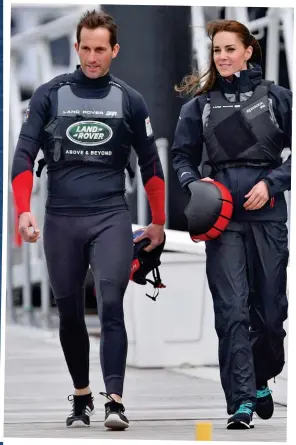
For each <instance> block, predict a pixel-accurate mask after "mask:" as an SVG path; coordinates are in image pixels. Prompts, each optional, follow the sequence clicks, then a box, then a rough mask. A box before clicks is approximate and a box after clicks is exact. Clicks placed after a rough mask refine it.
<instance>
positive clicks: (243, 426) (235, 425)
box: [227, 421, 254, 430]
mask: <svg viewBox="0 0 296 445" xmlns="http://www.w3.org/2000/svg"><path fill="white" fill-rule="evenodd" d="M252 428H254V423H253V421H251V422H250V424H249V425H248V424H247V423H245V422H242V421H240V422H231V423H228V424H227V429H228V430H249V429H252Z"/></svg>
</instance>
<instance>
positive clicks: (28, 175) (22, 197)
mask: <svg viewBox="0 0 296 445" xmlns="http://www.w3.org/2000/svg"><path fill="white" fill-rule="evenodd" d="M32 189H33V173H32V172H31V171H30V170H26V171H24V172H22V173H20V174H19V175H17V176H16V177H15V178H14V179H13V181H12V191H13V197H14V206H15V243H16V245H17V246H20V245H21V237H20V235H19V232H18V219H19V216H20V214H21V213H23V212H30V200H31V194H32Z"/></svg>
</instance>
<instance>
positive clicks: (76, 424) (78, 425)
mask: <svg viewBox="0 0 296 445" xmlns="http://www.w3.org/2000/svg"><path fill="white" fill-rule="evenodd" d="M93 414H95V410H93V411H92V412H91V413H89V415H88V417H91V416H92V415H93ZM66 426H67V428H89V427H90V423H89V424H87V423H85V422H84V421H83V420H81V419H77V420H74V421H73V422H72V423H71V425H66Z"/></svg>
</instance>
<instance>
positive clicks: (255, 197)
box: [244, 181, 269, 210]
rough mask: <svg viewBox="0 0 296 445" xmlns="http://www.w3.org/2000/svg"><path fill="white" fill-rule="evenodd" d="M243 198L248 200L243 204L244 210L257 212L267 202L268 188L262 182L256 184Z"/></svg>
mask: <svg viewBox="0 0 296 445" xmlns="http://www.w3.org/2000/svg"><path fill="white" fill-rule="evenodd" d="M245 198H248V200H247V201H246V202H245V203H244V208H245V209H246V210H258V209H261V207H263V206H264V204H265V203H266V202H267V201H268V200H269V192H268V187H267V185H266V184H265V182H264V181H260V182H258V183H257V184H256V185H254V187H253V188H252V189H251V190H250V191H249V193H248V194H247V195H245Z"/></svg>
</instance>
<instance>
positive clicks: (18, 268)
mask: <svg viewBox="0 0 296 445" xmlns="http://www.w3.org/2000/svg"><path fill="white" fill-rule="evenodd" d="M91 7H92V8H93V5H91ZM97 7H98V6H97ZM87 8H88V5H85V6H83V7H79V8H77V9H76V10H75V11H74V12H73V13H71V14H69V15H67V16H64V17H62V18H61V19H57V20H54V21H52V22H50V23H47V24H46V25H42V26H38V27H36V28H34V29H30V30H27V31H26V32H24V33H21V34H19V35H15V36H13V37H12V38H11V70H10V147H9V171H10V169H11V161H12V156H13V153H14V150H15V147H16V144H17V139H18V134H19V130H20V127H21V123H22V116H23V114H24V112H25V110H26V108H27V105H28V101H22V100H21V96H20V91H21V85H20V80H19V78H18V72H17V57H18V54H19V53H20V52H21V53H23V52H24V50H25V48H28V47H30V46H32V45H33V47H34V49H35V56H36V61H37V65H36V66H37V70H38V73H37V78H36V87H38V86H39V85H40V84H42V83H44V82H47V81H48V80H50V79H51V78H52V77H53V67H52V63H51V58H50V48H49V43H50V41H51V40H53V39H56V38H59V37H62V36H69V38H70V40H71V41H72V40H73V36H74V33H73V29H75V27H76V23H77V21H78V19H79V18H80V16H81V13H82V12H84V11H85V10H86V9H87ZM191 10H192V39H193V47H194V49H195V55H196V57H197V59H198V65H199V66H200V67H203V66H205V65H206V63H207V58H208V45H209V42H208V38H207V36H206V33H205V25H206V23H205V16H204V9H203V7H192V8H191ZM230 15H231V17H233V18H237V19H238V20H240V21H243V22H245V24H246V25H247V26H248V27H249V28H250V30H251V31H254V30H255V31H256V30H257V31H258V35H257V37H258V38H259V37H260V36H262V35H263V34H262V33H263V31H264V30H265V29H268V31H269V32H268V39H267V50H266V62H267V65H266V78H268V79H271V80H274V81H275V82H277V80H278V76H279V64H278V59H279V51H280V42H279V30H281V31H282V33H283V37H284V47H285V52H286V57H287V64H288V73H289V79H290V81H291V85H292V54H293V51H292V50H291V42H292V41H293V38H292V36H293V10H292V8H289V9H281V8H269V9H268V11H267V15H266V17H263V18H260V19H258V20H254V21H248V14H247V8H243V7H239V8H236V7H234V8H231V9H230V8H226V16H230ZM77 62H78V60H77V55H76V53H75V51H74V50H73V51H72V53H71V61H70V64H71V68H69V70H72V67H73V66H75V65H76V63H77ZM156 144H157V147H158V151H159V155H160V158H161V162H162V165H163V169H164V174H165V178H166V196H167V200H166V212H167V215H168V216H169V209H168V202H169V198H168V196H169V192H170V190H169V182H168V141H167V140H166V139H163V138H161V139H158V140H157V141H156ZM126 189H127V193H133V192H134V191H135V190H137V209H138V220H137V223H138V224H140V225H141V226H142V225H145V224H146V223H147V198H146V193H145V191H144V188H143V185H142V181H141V177H140V171H139V168H138V167H137V171H136V178H135V181H134V182H133V183H130V182H129V181H128V180H127V183H126ZM8 194H9V196H8V203H9V207H8V208H9V212H8V244H7V245H8V248H7V265H8V267H7V270H8V276H7V311H8V312H9V313H10V314H11V315H12V314H13V296H12V291H13V288H14V287H15V286H16V285H17V286H20V287H21V288H22V291H23V310H24V312H27V313H30V311H31V302H32V295H31V287H32V283H35V282H40V283H41V311H42V316H44V317H45V318H47V317H48V315H49V311H50V288H49V282H48V276H47V270H46V267H45V260H44V253H43V249H42V248H41V247H40V244H38V243H37V244H34V245H30V244H27V243H24V244H23V246H22V248H21V249H15V248H14V247H13V241H12V229H11V228H12V227H13V210H12V209H13V206H12V193H11V188H10V187H9V191H8ZM286 197H287V201H288V203H289V201H290V197H289V194H286ZM45 200H46V175H45V174H43V175H42V176H41V178H40V180H38V181H34V187H33V193H32V211H33V213H34V214H35V215H36V218H37V220H38V224H39V225H40V227H42V225H43V221H44V204H45ZM167 219H168V218H167ZM175 235H176V236H177V232H176V234H175ZM178 246H179V247H178V249H179V250H178V251H180V252H182V247H181V245H180V244H178ZM167 248H171V247H167ZM184 248H185V246H184ZM186 248H187V247H186ZM192 248H193V247H192ZM17 251H18V252H17ZM20 253H21V258H17V257H18V256H19V254H20Z"/></svg>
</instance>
